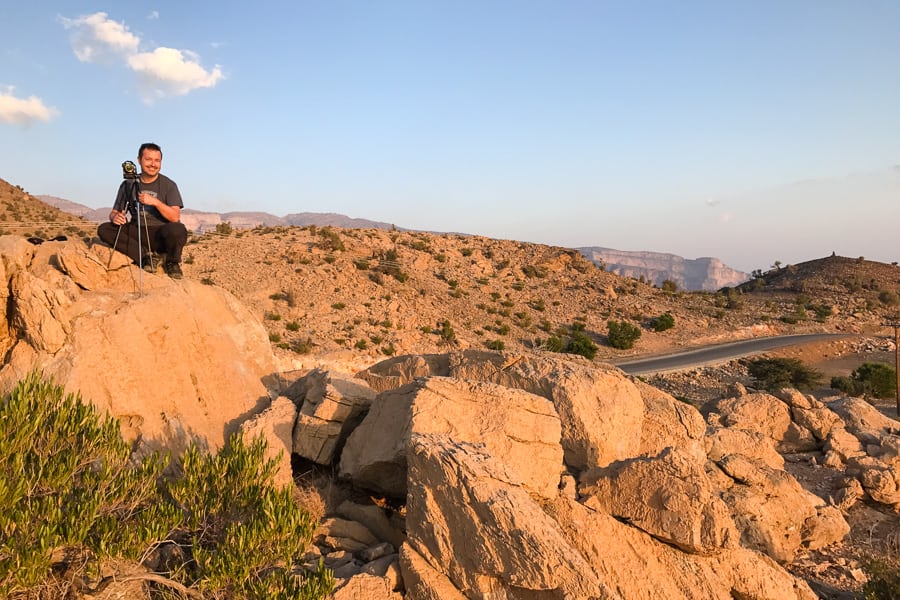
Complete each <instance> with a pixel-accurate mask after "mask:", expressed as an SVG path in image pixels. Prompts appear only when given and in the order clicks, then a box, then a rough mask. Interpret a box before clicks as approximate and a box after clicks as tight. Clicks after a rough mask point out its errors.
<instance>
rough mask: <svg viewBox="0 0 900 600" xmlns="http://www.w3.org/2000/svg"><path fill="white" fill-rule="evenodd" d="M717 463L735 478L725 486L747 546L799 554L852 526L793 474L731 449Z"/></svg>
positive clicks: (782, 558) (786, 558)
mask: <svg viewBox="0 0 900 600" xmlns="http://www.w3.org/2000/svg"><path fill="white" fill-rule="evenodd" d="M717 464H718V465H719V466H720V467H721V468H722V470H723V471H724V472H725V473H727V474H728V475H729V476H730V477H731V478H732V479H733V480H734V482H735V485H733V486H732V487H730V488H728V489H727V490H724V491H723V492H722V499H723V500H725V503H726V504H728V506H729V507H730V508H731V510H732V513H733V515H734V521H735V524H736V525H737V528H738V530H739V531H740V532H741V542H742V544H743V545H744V546H746V547H748V548H752V549H755V550H759V551H760V552H764V553H765V554H767V555H769V556H771V557H772V558H774V559H775V560H777V561H779V562H782V563H787V562H790V561H791V560H793V558H794V556H795V555H796V553H797V551H798V550H799V549H800V548H801V546H804V545H807V544H809V543H815V544H816V545H817V546H818V547H821V546H824V545H827V544H830V543H833V542H837V541H839V540H841V539H843V537H844V535H845V534H846V533H847V531H849V528H846V529H845V527H846V522H844V523H843V525H840V524H836V523H835V522H836V521H838V520H841V521H842V520H843V517H841V516H840V515H838V514H835V513H833V512H831V511H828V510H825V508H826V507H825V503H824V501H823V500H822V499H821V498H818V497H817V496H815V495H813V494H811V493H809V492H807V491H806V490H804V489H803V487H802V486H801V485H800V484H799V483H798V482H797V480H796V479H794V478H793V477H792V476H791V475H790V474H788V473H786V472H784V471H781V470H777V469H772V468H770V467H768V466H765V465H764V464H762V463H761V462H758V461H755V460H753V459H750V458H747V457H744V456H740V455H731V456H726V457H724V458H723V459H722V460H720V461H718V462H717Z"/></svg>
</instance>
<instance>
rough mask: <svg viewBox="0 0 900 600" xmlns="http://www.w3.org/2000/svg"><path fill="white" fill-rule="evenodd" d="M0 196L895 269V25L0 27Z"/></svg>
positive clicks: (185, 9)
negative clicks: (134, 165) (145, 145)
mask: <svg viewBox="0 0 900 600" xmlns="http://www.w3.org/2000/svg"><path fill="white" fill-rule="evenodd" d="M0 22H2V23H3V24H4V27H3V33H4V34H3V36H2V37H0V178H2V179H5V180H6V181H8V182H10V183H12V184H15V185H21V186H22V187H23V188H25V189H26V190H27V191H28V192H30V193H32V194H47V195H53V196H59V197H62V198H66V199H68V200H72V201H74V202H79V203H81V204H85V205H87V206H90V207H93V208H100V207H104V206H109V205H111V204H112V201H113V199H114V196H115V192H116V189H117V188H118V185H119V183H120V181H121V178H122V175H121V173H122V171H121V163H122V161H124V160H135V158H136V154H137V149H138V146H139V145H140V144H141V143H142V142H146V141H153V142H156V143H158V144H160V146H161V147H162V149H163V165H162V172H163V173H164V174H166V175H168V176H169V177H171V178H173V179H174V180H175V181H176V182H177V183H178V186H179V188H180V190H181V193H182V196H183V198H184V202H185V206H186V208H192V209H197V210H202V211H210V212H230V211H265V212H269V213H272V214H275V215H279V216H284V215H286V214H290V213H298V212H333V213H340V214H344V215H347V216H351V217H358V218H365V219H371V220H375V221H384V222H388V223H393V224H395V225H397V226H398V227H403V228H410V229H419V230H427V231H451V232H461V233H470V234H477V235H484V236H488V237H492V238H498V239H515V240H521V241H527V242H535V243H543V244H553V245H560V246H566V247H580V246H603V247H608V248H615V249H619V250H633V251H634V250H642V251H653V252H666V253H672V254H676V255H679V256H683V257H685V258H698V257H706V256H714V257H717V258H719V259H721V260H722V261H723V262H725V264H726V265H728V266H731V267H733V268H736V269H740V270H744V271H747V272H749V271H752V270H755V269H762V270H767V269H769V268H771V267H772V265H773V264H774V263H775V261H778V262H779V263H780V264H782V265H788V264H792V263H798V262H803V261H806V260H812V259H816V258H821V257H823V256H827V255H830V254H831V253H832V252H836V253H837V254H838V255H841V256H852V257H857V256H864V257H866V258H868V259H871V260H880V261H883V262H893V261H896V260H900V244H898V242H897V228H898V225H900V203H898V201H897V200H898V193H900V34H898V31H900V1H897V0H847V1H838V0H775V1H772V0H748V1H743V0H734V1H719V0H715V1H713V0H710V1H699V0H696V1H695V0H684V1H679V2H672V1H671V0H633V1H624V0H622V1H606V0H592V1H588V0H577V1H576V0H555V1H552V2H551V1H548V0H544V1H537V0H515V1H512V0H420V1H411V0H397V1H390V0H383V1H374V0H365V1H362V0H344V1H340V0H319V1H314V2H311V1H306V0H296V1H292V2H275V1H269V0H258V1H256V2H253V3H216V5H212V4H211V3H205V2H184V1H174V0H173V1H168V0H165V1H159V2H155V3H154V2H149V3H143V2H142V3H131V2H117V3H109V2H92V1H80V0H42V1H39V2H4V3H3V4H2V6H0Z"/></svg>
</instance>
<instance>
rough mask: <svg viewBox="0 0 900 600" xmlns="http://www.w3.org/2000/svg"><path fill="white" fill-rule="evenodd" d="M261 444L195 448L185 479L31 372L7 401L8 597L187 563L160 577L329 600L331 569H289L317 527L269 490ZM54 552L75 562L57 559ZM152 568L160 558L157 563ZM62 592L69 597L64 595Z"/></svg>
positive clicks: (3, 416)
mask: <svg viewBox="0 0 900 600" xmlns="http://www.w3.org/2000/svg"><path fill="white" fill-rule="evenodd" d="M265 451H266V447H265V442H264V441H263V440H262V439H257V440H255V441H253V442H252V443H250V444H249V445H248V444H245V443H244V441H243V439H242V438H241V437H240V436H232V437H231V438H230V439H229V440H228V442H227V444H226V446H225V447H224V448H223V449H222V450H221V451H220V452H219V453H218V454H217V455H215V456H211V455H209V454H206V453H204V452H201V451H200V450H199V449H198V448H197V447H196V446H195V445H192V446H190V447H189V448H188V450H187V451H186V453H185V455H184V457H183V460H182V462H181V464H180V465H179V467H180V468H178V469H176V470H177V471H179V472H180V476H179V477H177V478H168V477H165V476H164V475H163V471H164V469H165V468H166V467H167V464H168V462H169V461H168V460H167V459H166V458H164V457H162V456H161V455H159V454H151V455H149V456H146V457H144V458H143V459H142V460H141V461H140V462H139V463H137V462H135V461H133V460H132V457H131V451H130V445H129V444H128V443H126V442H125V441H124V440H123V439H122V437H121V435H120V433H119V423H118V421H117V420H115V419H113V418H111V417H109V416H101V415H99V414H98V413H97V412H96V410H95V409H94V407H93V406H92V405H90V404H87V403H85V402H83V401H82V400H81V398H80V396H78V395H73V394H66V393H65V391H64V390H63V388H62V387H61V386H58V385H56V384H54V383H53V382H52V380H44V379H43V378H42V377H41V376H40V375H39V374H37V373H32V374H30V375H28V376H27V377H26V378H25V379H23V380H22V381H20V382H18V383H17V384H16V386H15V387H14V389H13V390H12V391H11V392H10V393H9V394H8V395H7V396H6V397H4V398H3V401H2V404H0V506H2V507H3V510H2V511H0V531H2V532H3V534H4V535H3V536H0V597H8V596H10V595H13V596H16V597H18V596H21V597H44V596H43V595H42V590H43V591H45V592H46V591H47V590H48V589H51V588H52V589H53V590H54V593H57V594H58V595H57V596H55V597H63V595H65V594H64V593H63V592H62V590H61V588H63V587H65V585H66V581H65V580H64V579H63V578H60V579H54V577H55V575H54V573H61V572H64V571H65V570H67V568H69V567H71V568H73V569H79V570H80V572H81V574H82V575H83V576H86V577H91V576H95V575H97V574H99V572H100V567H101V565H102V564H103V563H106V562H109V563H113V562H117V561H121V560H127V561H140V560H145V561H146V560H148V559H151V558H153V557H154V556H155V555H156V554H157V553H158V552H159V551H161V550H162V549H163V547H164V546H169V547H170V548H176V547H177V548H178V549H179V552H177V553H174V552H173V553H170V554H171V555H172V556H179V555H180V556H181V557H182V559H180V560H178V561H176V562H177V564H169V565H168V566H167V568H168V569H169V570H168V571H164V572H158V573H156V574H155V575H158V576H159V577H158V578H157V579H156V581H157V582H158V583H159V584H160V585H162V586H165V585H166V581H167V580H166V578H167V577H168V578H170V579H169V580H168V581H169V582H171V584H172V587H177V586H176V584H178V585H183V586H186V587H188V588H189V589H191V590H193V591H196V592H203V593H209V594H210V595H211V596H215V597H226V596H227V597H240V598H259V599H262V598H285V599H286V598H304V599H319V598H324V597H326V596H327V595H328V594H329V593H330V592H331V589H332V587H333V577H332V575H331V574H330V572H328V571H325V570H320V571H319V572H318V573H316V574H309V573H307V574H304V575H302V576H300V577H297V576H294V575H293V574H292V573H291V569H290V567H291V566H292V565H293V564H295V563H296V562H297V561H298V560H299V559H300V557H301V554H302V553H303V551H304V550H305V548H306V546H307V545H308V544H309V542H310V541H311V539H312V535H313V533H314V531H315V523H314V521H313V519H312V517H311V516H310V515H309V513H307V512H306V511H304V510H302V509H301V508H300V507H299V506H297V504H296V503H295V502H294V501H293V499H292V497H291V490H290V488H282V489H278V488H275V486H274V485H273V484H272V476H273V473H274V471H275V468H276V463H275V461H272V460H270V461H266V460H265V459H264V456H265ZM51 556H52V557H54V558H55V560H59V557H67V558H63V560H64V561H65V560H70V561H72V564H71V565H66V564H54V565H52V568H51ZM151 562H152V561H151ZM59 594H62V595H59Z"/></svg>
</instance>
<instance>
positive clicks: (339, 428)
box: [285, 369, 376, 465]
mask: <svg viewBox="0 0 900 600" xmlns="http://www.w3.org/2000/svg"><path fill="white" fill-rule="evenodd" d="M285 395H287V396H289V397H291V398H294V399H295V400H296V401H297V402H299V403H300V412H299V415H298V417H297V422H296V425H295V426H294V431H293V449H294V452H295V453H296V454H298V455H299V456H302V457H303V458H306V459H309V460H311V461H313V462H315V463H318V464H322V465H328V464H331V463H332V462H333V461H334V459H335V453H336V451H337V450H338V448H339V447H341V446H342V445H343V443H344V442H345V440H346V438H347V436H348V435H350V432H351V431H353V429H354V428H355V427H356V426H357V425H359V422H360V421H361V420H362V417H363V416H364V415H365V413H366V411H368V409H369V405H370V404H371V403H372V400H373V399H374V398H375V396H376V392H375V390H373V389H372V388H370V387H369V386H368V385H367V384H366V382H365V381H363V380H361V379H355V378H353V377H348V376H346V375H341V374H340V373H335V372H331V371H323V370H321V369H313V370H312V371H310V372H309V373H308V374H307V375H305V376H304V377H302V378H301V379H299V380H298V381H297V382H296V383H295V384H294V385H292V386H291V387H290V388H289V389H288V390H286V391H285Z"/></svg>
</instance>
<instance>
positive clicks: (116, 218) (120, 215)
mask: <svg viewBox="0 0 900 600" xmlns="http://www.w3.org/2000/svg"><path fill="white" fill-rule="evenodd" d="M109 220H110V221H112V222H113V223H115V224H116V225H124V224H125V211H124V210H115V209H113V210H112V211H110V213H109Z"/></svg>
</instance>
